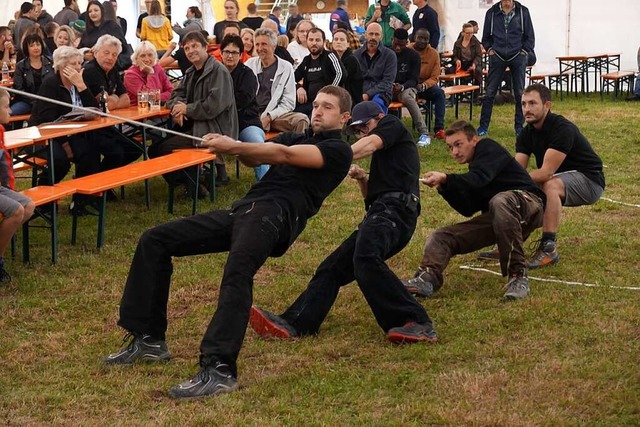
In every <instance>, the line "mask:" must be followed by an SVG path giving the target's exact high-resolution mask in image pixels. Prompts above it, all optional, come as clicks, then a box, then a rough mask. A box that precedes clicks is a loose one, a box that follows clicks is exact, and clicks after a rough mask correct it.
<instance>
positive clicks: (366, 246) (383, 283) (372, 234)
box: [281, 195, 431, 335]
mask: <svg viewBox="0 0 640 427" xmlns="http://www.w3.org/2000/svg"><path fill="white" fill-rule="evenodd" d="M418 213H419V212H418V211H417V210H411V209H409V208H407V206H406V205H405V202H402V201H400V200H398V199H394V198H391V197H385V196H384V195H382V196H380V197H379V198H378V199H376V201H374V202H373V204H372V205H371V206H370V207H369V210H368V211H367V214H366V216H365V217H364V220H363V221H362V223H360V225H359V226H358V229H357V230H356V231H354V232H353V233H352V234H351V235H350V236H349V237H347V239H346V240H345V241H344V242H343V243H342V244H341V245H340V246H338V248H337V249H336V250H335V251H333V253H332V254H331V255H329V256H328V257H327V258H326V259H325V260H324V261H322V264H320V266H319V267H318V269H317V270H316V272H315V274H314V275H313V278H312V279H311V281H310V282H309V284H308V286H307V289H306V290H305V291H304V292H303V293H302V294H300V296H299V297H298V298H297V299H296V301H295V302H294V303H293V304H292V305H291V306H290V307H289V308H288V309H287V310H286V311H285V312H284V313H283V314H282V315H281V317H282V318H283V319H285V320H286V321H287V322H289V323H290V324H291V326H293V327H294V328H295V329H296V331H297V332H298V333H299V334H300V335H312V334H317V333H318V331H319V330H320V325H321V324H322V322H323V321H324V319H325V317H326V316H327V314H328V313H329V310H331V307H332V306H333V303H334V302H335V300H336V298H337V296H338V293H339V291H340V288H341V287H342V286H346V285H348V284H349V283H351V282H352V281H354V280H355V281H356V282H357V284H358V287H359V288H360V290H361V291H362V293H363V295H364V297H365V299H366V300H367V303H368V304H369V306H370V307H371V311H372V312H373V315H374V317H375V318H376V321H377V322H378V325H379V326H380V328H381V329H382V330H383V331H384V332H388V331H389V329H391V328H394V327H396V326H403V325H404V324H405V323H407V322H411V321H414V322H418V323H431V319H429V316H428V315H427V312H426V311H425V309H424V307H423V306H422V305H421V304H419V303H418V302H416V300H415V299H414V298H413V297H412V296H411V295H409V293H408V292H407V290H406V289H405V288H404V286H403V285H402V282H401V281H400V279H399V278H398V277H397V276H396V275H395V273H394V272H393V271H392V270H391V269H390V268H389V267H388V266H387V264H386V262H385V261H386V260H387V259H389V258H391V257H392V256H394V255H395V254H397V253H398V252H400V251H401V250H402V249H403V248H404V247H405V246H406V245H407V243H409V240H411V236H412V235H413V232H414V230H415V227H416V222H417V217H418Z"/></svg>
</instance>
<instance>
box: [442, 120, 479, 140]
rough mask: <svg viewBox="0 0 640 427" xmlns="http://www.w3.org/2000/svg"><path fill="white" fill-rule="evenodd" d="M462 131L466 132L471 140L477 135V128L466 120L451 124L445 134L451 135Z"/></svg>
mask: <svg viewBox="0 0 640 427" xmlns="http://www.w3.org/2000/svg"><path fill="white" fill-rule="evenodd" d="M458 132H462V133H464V134H465V136H466V137H467V139H468V140H471V139H472V138H473V137H474V136H477V135H478V134H477V133H476V128H475V127H473V125H472V124H471V123H469V122H467V121H465V120H458V121H456V122H454V123H452V124H451V126H449V127H448V128H447V129H446V130H445V131H444V135H445V136H451V135H453V134H454V133H458Z"/></svg>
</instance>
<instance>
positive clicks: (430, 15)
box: [411, 0, 440, 50]
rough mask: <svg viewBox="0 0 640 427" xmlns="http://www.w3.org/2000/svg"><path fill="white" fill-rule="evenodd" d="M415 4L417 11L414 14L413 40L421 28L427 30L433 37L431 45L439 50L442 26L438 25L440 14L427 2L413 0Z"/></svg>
mask: <svg viewBox="0 0 640 427" xmlns="http://www.w3.org/2000/svg"><path fill="white" fill-rule="evenodd" d="M413 4H415V5H416V7H417V9H416V11H415V12H413V32H412V33H411V39H412V40H413V39H414V38H415V35H416V32H417V31H418V30H419V29H420V28H426V29H427V30H428V31H429V34H430V35H431V38H430V39H429V44H430V45H431V47H432V48H434V49H435V50H438V43H440V24H439V23H438V13H437V12H436V11H435V10H434V9H433V8H432V7H431V6H429V4H428V1H427V0H413Z"/></svg>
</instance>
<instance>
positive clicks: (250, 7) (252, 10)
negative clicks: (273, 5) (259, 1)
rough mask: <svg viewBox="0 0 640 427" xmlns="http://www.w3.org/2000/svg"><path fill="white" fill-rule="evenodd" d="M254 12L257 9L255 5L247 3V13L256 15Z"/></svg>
mask: <svg viewBox="0 0 640 427" xmlns="http://www.w3.org/2000/svg"><path fill="white" fill-rule="evenodd" d="M256 10H258V7H257V6H256V4H255V3H249V4H248V5H247V12H249V13H256Z"/></svg>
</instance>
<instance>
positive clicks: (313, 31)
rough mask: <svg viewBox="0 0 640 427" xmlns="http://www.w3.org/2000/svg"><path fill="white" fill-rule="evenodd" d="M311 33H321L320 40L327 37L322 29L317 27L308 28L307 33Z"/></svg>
mask: <svg viewBox="0 0 640 427" xmlns="http://www.w3.org/2000/svg"><path fill="white" fill-rule="evenodd" d="M311 33H320V35H322V41H325V40H326V39H327V37H326V36H325V35H324V31H322V30H321V29H320V28H318V27H315V28H312V29H310V30H309V32H308V33H307V34H311Z"/></svg>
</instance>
